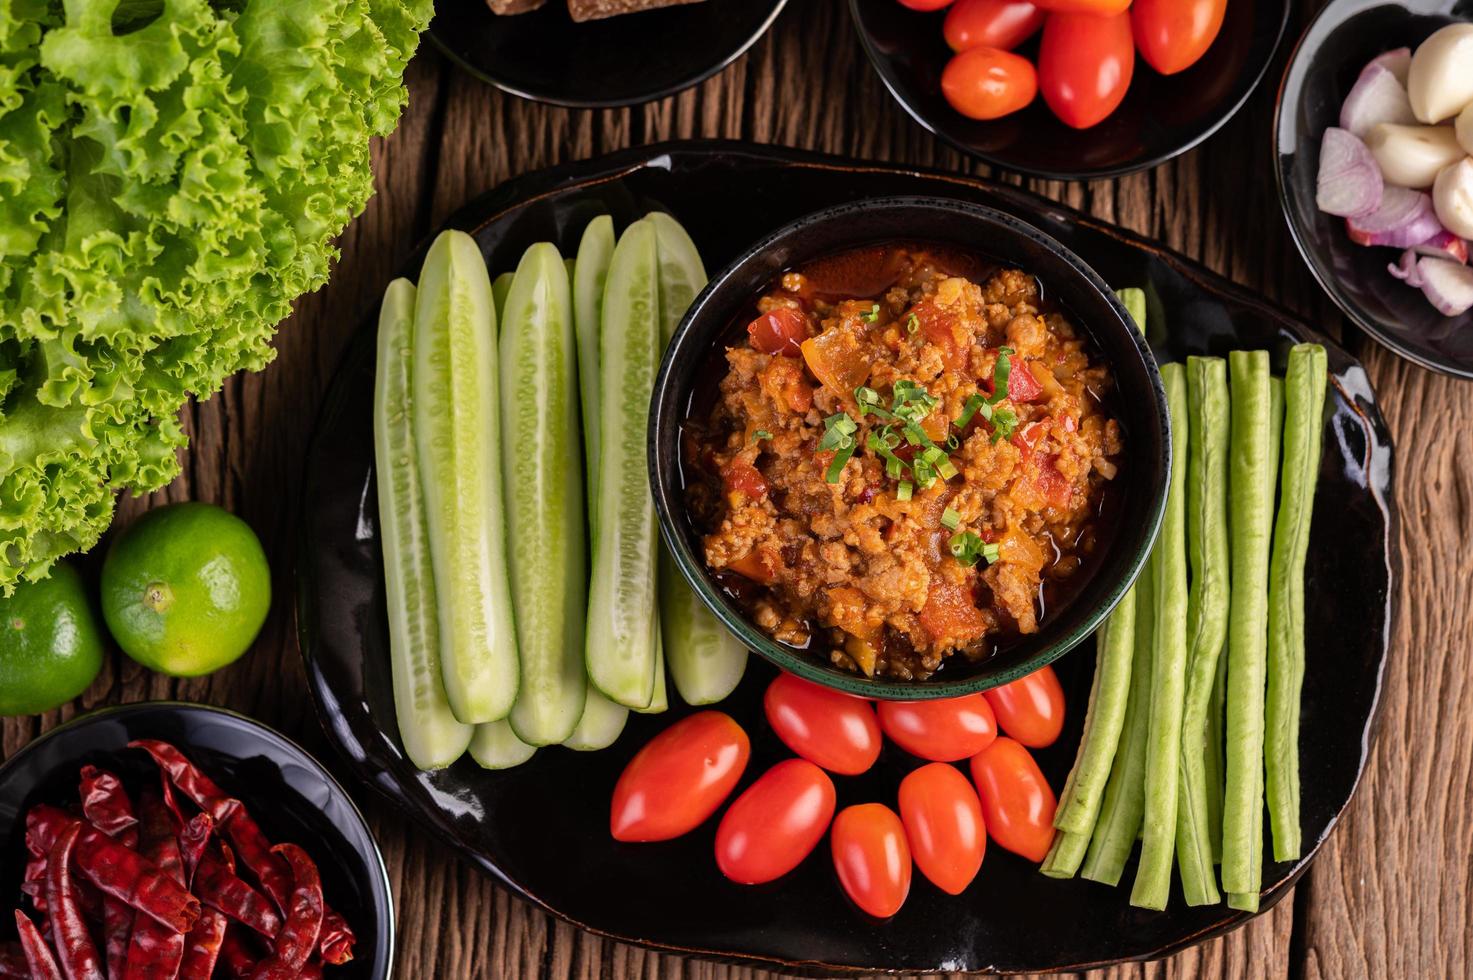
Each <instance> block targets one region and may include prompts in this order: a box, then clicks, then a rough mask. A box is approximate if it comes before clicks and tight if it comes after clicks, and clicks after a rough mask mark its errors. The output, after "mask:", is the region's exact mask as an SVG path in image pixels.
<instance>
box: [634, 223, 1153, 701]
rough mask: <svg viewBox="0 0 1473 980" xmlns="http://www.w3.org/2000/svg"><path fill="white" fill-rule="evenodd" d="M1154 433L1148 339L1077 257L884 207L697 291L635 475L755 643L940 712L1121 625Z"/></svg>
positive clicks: (689, 568) (782, 238)
mask: <svg viewBox="0 0 1473 980" xmlns="http://www.w3.org/2000/svg"><path fill="white" fill-rule="evenodd" d="M994 396H995V397H994ZM1167 427H1168V423H1167V413H1166V399H1165V394H1164V393H1163V391H1162V389H1161V378H1160V375H1159V374H1158V373H1157V371H1156V365H1155V362H1154V361H1153V360H1152V359H1151V357H1150V354H1149V350H1148V349H1147V347H1146V345H1145V343H1144V341H1143V340H1142V338H1141V335H1140V332H1139V331H1138V330H1137V329H1136V327H1135V325H1134V323H1133V322H1132V321H1131V320H1130V315H1129V314H1128V313H1126V312H1125V310H1124V308H1123V307H1122V306H1121V305H1120V304H1119V302H1118V301H1117V300H1116V299H1115V298H1114V295H1113V294H1112V293H1111V292H1110V288H1109V287H1108V286H1107V285H1106V284H1105V283H1104V282H1103V281H1101V280H1100V279H1099V277H1098V276H1096V275H1095V274H1094V272H1093V270H1091V269H1090V268H1089V267H1088V266H1086V265H1084V264H1083V263H1082V262H1081V261H1080V260H1079V259H1078V258H1076V257H1075V256H1074V255H1072V254H1071V253H1070V252H1069V251H1068V250H1067V249H1065V248H1064V247H1063V246H1061V245H1060V244H1059V243H1058V242H1056V241H1055V240H1053V239H1052V238H1049V237H1048V236H1047V235H1044V234H1042V233H1040V232H1039V231H1037V230H1036V229H1034V228H1033V227H1032V226H1030V225H1029V224H1027V223H1026V222H1024V221H1020V220H1018V219H1017V218H1014V217H1013V216H1011V215H1008V214H1006V213H1003V212H1000V211H997V210H994V209H991V208H985V207H978V206H975V205H970V204H961V203H958V202H956V201H954V200H945V199H940V198H929V199H928V198H876V199H870V200H865V201H861V202H857V203H853V204H843V205H839V206H837V207H833V208H829V209H827V210H824V211H820V212H818V213H815V214H812V215H807V216H805V217H803V218H800V219H799V220H798V221H796V222H793V223H792V224H790V225H788V226H787V227H785V228H783V229H781V230H779V231H776V232H774V233H773V234H772V235H770V236H768V237H766V238H764V239H762V240H761V241H760V242H758V243H757V244H755V245H753V246H752V247H751V248H750V249H748V250H747V251H746V252H745V253H744V254H743V255H742V256H741V257H740V258H738V259H737V260H736V262H734V263H733V264H732V265H730V266H728V267H727V268H726V269H725V270H723V271H722V272H719V273H717V274H716V275H715V277H714V278H713V279H712V283H711V285H710V286H709V287H708V289H707V290H706V291H705V292H704V293H702V294H701V296H699V297H697V299H696V302H695V303H694V304H693V305H692V306H691V310H690V312H689V313H688V314H687V315H686V319H685V322H684V323H683V324H682V325H681V329H680V330H679V331H678V332H677V334H676V336H675V339H674V340H673V341H672V342H671V345H670V350H669V352H668V353H667V355H666V358H665V362H664V364H663V365H662V369H661V373H660V378H659V380H658V381H657V382H656V386H655V400H654V403H653V405H652V408H651V412H650V472H651V478H650V483H651V486H652V487H654V488H655V502H656V505H657V507H658V509H659V511H660V516H661V520H662V523H663V528H664V531H665V536H666V540H667V541H670V542H672V551H673V553H674V556H675V559H676V562H677V563H678V564H679V565H680V567H681V570H682V571H683V572H684V574H685V576H686V578H687V579H688V580H690V582H691V583H692V586H693V587H694V588H695V589H696V591H697V592H698V593H699V594H700V595H701V597H702V598H703V599H705V601H706V603H707V605H709V606H710V607H711V608H712V610H713V611H714V612H715V613H716V615H717V616H718V617H720V618H721V619H722V621H723V622H725V623H726V625H727V628H728V629H731V630H732V631H733V632H735V633H736V634H737V635H738V636H739V637H740V638H741V639H742V641H743V642H744V643H746V644H747V646H748V647H749V648H751V649H754V650H757V651H758V652H760V653H761V654H762V655H763V656H765V657H767V658H768V659H769V660H772V661H773V662H774V663H776V664H777V665H778V666H780V667H782V668H783V669H785V670H789V671H792V672H794V673H798V674H800V675H802V676H804V677H807V678H809V679H810V680H814V681H817V682H819V683H821V684H825V685H828V686H831V687H839V688H842V689H843V690H846V691H849V692H850V693H854V694H860V695H864V696H868V697H880V698H898V699H905V700H914V699H918V698H932V697H950V696H956V695H959V694H966V693H970V692H972V691H977V690H981V689H984V688H989V687H994V686H996V685H998V684H1003V683H1006V682H1007V681H1009V680H1012V679H1014V678H1016V677H1020V676H1022V675H1023V674H1026V673H1029V672H1031V671H1033V670H1037V669H1038V668H1039V667H1041V666H1043V665H1044V664H1046V663H1049V662H1051V661H1052V660H1054V659H1055V658H1057V657H1058V656H1060V655H1062V654H1063V653H1064V652H1066V651H1067V650H1069V649H1070V648H1072V647H1073V646H1074V645H1075V644H1077V643H1078V642H1079V641H1080V640H1082V639H1083V638H1084V637H1086V636H1088V635H1089V634H1090V633H1091V632H1093V630H1094V628H1095V627H1096V626H1097V625H1098V624H1099V623H1100V621H1101V620H1102V619H1103V618H1104V617H1105V615H1106V614H1107V613H1108V612H1109V611H1110V609H1111V608H1113V607H1114V605H1115V603H1116V601H1117V600H1118V599H1119V598H1120V596H1121V594H1122V593H1123V592H1124V591H1125V589H1126V588H1128V587H1129V585H1130V583H1131V582H1132V581H1134V579H1135V576H1136V573H1137V572H1138V571H1139V570H1140V567H1141V565H1142V563H1143V562H1144V561H1145V556H1146V554H1147V552H1148V551H1149V549H1150V546H1151V542H1152V541H1154V540H1155V537H1156V528H1157V526H1158V525H1159V523H1160V519H1161V512H1162V508H1163V507H1164V505H1165V500H1166V481H1167V474H1168V472H1169V470H1170V440H1169V438H1168V436H1167Z"/></svg>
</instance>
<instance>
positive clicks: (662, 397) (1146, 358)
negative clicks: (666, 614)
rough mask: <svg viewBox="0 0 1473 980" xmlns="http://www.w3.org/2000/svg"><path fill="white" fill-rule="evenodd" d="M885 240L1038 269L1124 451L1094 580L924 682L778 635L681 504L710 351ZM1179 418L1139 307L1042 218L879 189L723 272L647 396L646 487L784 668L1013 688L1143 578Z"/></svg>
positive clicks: (724, 611) (849, 677) (822, 678)
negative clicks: (686, 441)
mask: <svg viewBox="0 0 1473 980" xmlns="http://www.w3.org/2000/svg"><path fill="white" fill-rule="evenodd" d="M885 242H919V243H926V244H940V245H947V246H951V247H954V248H958V249H961V250H964V251H966V252H968V253H971V254H974V255H979V256H983V257H986V258H988V259H991V260H994V261H996V262H998V263H999V264H1001V265H1004V266H1014V267H1017V268H1020V269H1023V270H1024V271H1026V272H1028V273H1031V274H1032V275H1034V276H1036V277H1037V278H1038V281H1039V283H1040V284H1041V288H1042V290H1043V295H1044V297H1045V299H1046V300H1048V301H1049V302H1051V303H1052V304H1054V305H1055V306H1057V307H1058V308H1059V309H1060V310H1061V311H1062V312H1064V313H1065V314H1066V315H1067V316H1068V317H1069V318H1070V320H1071V321H1072V322H1073V323H1074V324H1076V325H1077V326H1079V327H1081V328H1082V329H1083V330H1084V331H1085V332H1086V333H1087V334H1088V335H1089V336H1090V338H1091V339H1092V340H1093V342H1094V345H1095V348H1096V350H1097V351H1098V352H1099V353H1100V354H1101V355H1102V356H1103V357H1104V359H1105V361H1106V362H1107V363H1108V364H1109V365H1110V367H1111V369H1112V371H1113V372H1114V377H1115V384H1116V390H1117V392H1118V395H1117V401H1116V403H1115V405H1114V406H1113V408H1114V410H1115V411H1116V412H1117V414H1118V417H1119V420H1120V424H1121V426H1122V429H1123V431H1124V435H1125V458H1124V460H1123V462H1122V464H1121V467H1120V471H1121V472H1120V475H1119V476H1118V477H1117V480H1120V481H1123V483H1122V484H1121V485H1119V486H1117V487H1115V488H1112V489H1113V491H1114V493H1115V494H1116V495H1117V496H1118V499H1119V500H1120V507H1119V510H1118V516H1117V518H1116V519H1115V521H1114V522H1113V523H1114V526H1113V527H1112V528H1109V529H1108V530H1109V532H1110V533H1111V534H1112V535H1113V537H1110V538H1109V539H1108V541H1109V543H1108V546H1107V547H1105V548H1104V549H1102V553H1100V554H1097V555H1096V556H1094V560H1093V561H1092V563H1091V566H1090V567H1086V568H1085V569H1083V570H1081V572H1080V573H1079V574H1080V575H1082V576H1085V577H1086V578H1085V580H1084V581H1083V582H1081V583H1079V584H1078V591H1077V592H1075V594H1074V595H1073V596H1072V597H1071V598H1070V599H1069V600H1068V601H1067V602H1065V603H1064V604H1063V605H1062V606H1061V607H1060V608H1058V609H1050V610H1049V611H1048V614H1047V615H1046V616H1045V617H1044V619H1043V620H1042V622H1041V623H1040V626H1039V630H1038V632H1036V633H1033V634H1031V635H1028V636H1024V637H1020V638H1018V639H1017V640H1016V641H1015V642H1012V643H1010V644H1007V645H1005V646H1004V647H1003V648H1002V649H1000V650H999V651H998V652H997V653H996V654H995V655H993V656H992V657H989V658H987V659H986V660H983V661H982V662H980V663H976V664H971V663H965V662H963V661H964V658H959V657H953V658H950V660H949V661H948V662H947V663H946V664H944V665H943V667H942V669H941V670H939V671H937V672H936V674H935V675H933V677H932V678H930V679H928V680H925V681H893V680H882V679H874V678H867V677H864V676H862V675H859V674H855V673H851V672H849V671H846V670H842V669H840V668H838V667H835V666H833V665H831V664H829V663H828V662H827V661H826V660H823V659H820V658H819V657H817V656H815V655H814V654H812V653H809V652H805V651H800V650H796V649H794V648H792V647H789V646H786V645H784V644H781V643H778V642H777V641H775V640H773V639H772V638H771V637H769V636H768V635H767V634H766V633H764V632H763V631H762V630H760V629H758V628H757V627H756V626H755V625H754V624H753V623H752V622H750V621H749V620H748V619H747V617H746V615H745V614H744V613H743V612H742V610H741V609H740V608H739V607H738V606H737V605H736V604H735V603H734V602H732V601H731V599H730V598H729V597H728V595H727V594H726V592H725V591H724V590H723V589H722V588H721V587H720V585H718V584H717V582H716V581H715V580H714V579H713V578H712V576H711V574H710V572H709V571H708V570H707V568H706V565H705V562H704V560H703V559H702V557H701V554H700V535H699V533H698V532H697V530H696V529H695V527H694V526H693V525H692V523H691V521H690V519H689V516H688V513H687V510H686V507H685V503H684V499H683V496H684V484H683V481H682V476H681V463H680V441H681V440H680V429H681V424H682V422H683V421H684V419H685V418H686V417H687V415H688V413H689V410H690V405H691V402H692V396H693V394H694V393H695V391H696V388H697V386H698V385H700V384H701V383H702V379H703V378H704V377H705V373H704V371H703V366H704V365H705V364H707V363H708V361H709V359H710V358H711V356H712V352H713V350H715V349H717V348H718V347H719V346H720V345H723V344H724V343H725V342H726V341H727V340H728V339H729V338H730V336H731V331H732V328H733V325H734V323H736V322H737V321H738V318H739V317H740V316H741V315H742V313H743V312H744V311H746V310H749V309H750V308H751V306H752V303H753V301H754V300H755V299H756V297H758V296H759V295H760V294H761V292H762V290H763V289H764V288H765V287H767V286H768V285H769V284H770V283H772V282H773V281H774V280H775V279H776V278H777V277H778V276H780V275H781V274H782V273H783V272H784V271H785V270H788V269H791V268H793V267H794V266H798V265H801V264H803V263H805V262H807V261H810V260H812V259H815V258H818V257H820V256H824V255H830V254H833V253H835V252H839V251H843V250H846V249H849V248H855V247H863V246H865V245H875V244H881V243H885ZM1169 426H1170V420H1169V416H1168V413H1167V408H1166V396H1165V393H1164V392H1163V390H1162V387H1161V375H1160V373H1159V372H1158V371H1157V369H1156V362H1155V359H1154V358H1153V357H1152V355H1151V352H1150V349H1149V348H1148V347H1147V346H1146V344H1145V341H1144V339H1143V338H1142V337H1141V335H1140V332H1139V331H1138V330H1137V329H1136V328H1135V326H1134V323H1133V321H1132V320H1131V319H1130V314H1129V313H1127V312H1126V311H1125V308H1124V307H1123V306H1121V305H1120V302H1119V301H1118V300H1117V299H1116V298H1115V294H1114V293H1112V292H1111V291H1110V288H1109V287H1108V286H1106V285H1105V283H1104V280H1102V279H1101V278H1100V277H1099V276H1098V275H1097V274H1096V273H1095V272H1094V270H1093V269H1091V268H1090V267H1089V266H1087V265H1085V263H1084V261H1083V260H1081V259H1080V258H1079V257H1078V256H1076V255H1074V254H1073V253H1072V252H1070V251H1069V250H1068V249H1066V248H1065V247H1064V246H1063V245H1061V244H1059V243H1058V242H1057V241H1055V240H1054V239H1053V238H1050V237H1049V236H1048V235H1045V234H1044V233H1043V232H1041V231H1039V230H1038V229H1037V228H1034V227H1033V226H1032V225H1030V224H1028V223H1026V222H1024V221H1022V220H1020V219H1019V218H1016V217H1013V216H1012V215H1009V214H1005V213H1003V212H1001V211H997V210H994V209H992V208H988V207H983V206H981V205H976V204H969V203H962V202H959V201H955V200H942V199H938V198H926V197H894V198H877V199H871V200H865V201H860V202H856V203H851V204H841V205H838V206H836V207H831V208H827V209H825V210H822V211H818V212H816V213H814V214H810V215H808V216H806V217H804V218H800V219H798V220H797V221H794V222H793V223H792V224H790V225H787V226H786V227H784V228H782V229H781V230H779V231H777V232H774V233H773V234H772V235H769V236H768V237H767V238H764V239H762V240H761V241H759V242H758V243H757V244H755V245H753V246H752V247H750V248H749V249H747V250H746V252H744V253H743V254H742V255H741V257H739V258H738V259H737V260H736V261H735V262H733V263H732V264H731V265H729V266H727V267H726V268H725V269H724V270H722V271H721V272H720V273H718V274H717V275H716V276H715V277H714V278H713V279H712V280H711V282H710V284H709V285H708V286H707V287H706V289H705V290H704V291H703V292H702V293H701V295H700V296H698V297H696V300H695V302H694V303H693V304H692V305H691V307H690V310H689V312H687V313H686V315H685V319H684V320H683V321H682V322H681V324H680V327H679V329H677V330H676V332H675V337H674V339H672V340H671V342H670V346H669V349H668V350H667V351H666V353H665V359H664V362H663V363H662V364H661V366H660V374H659V376H658V377H657V378H656V380H655V392H654V397H653V399H652V402H651V405H650V440H649V446H650V486H651V489H652V490H653V492H654V497H655V507H656V510H657V511H658V512H659V516H660V526H661V528H662V530H663V532H664V535H665V540H666V542H667V543H668V544H669V545H670V549H671V552H672V554H673V555H674V557H675V562H676V564H677V565H678V566H679V567H680V570H681V572H682V573H683V574H684V575H685V577H686V579H687V580H688V581H689V582H690V584H691V586H692V587H693V588H694V589H695V590H696V592H697V594H698V595H700V596H701V598H702V600H703V601H704V602H705V603H706V605H707V606H709V607H710V608H711V610H712V612H714V613H715V614H716V616H717V617H718V618H719V619H720V620H721V621H722V622H723V623H724V624H725V625H726V627H727V629H729V630H730V631H731V632H732V633H733V634H735V635H736V637H737V638H738V639H739V640H741V641H742V643H744V644H746V646H747V647H748V649H751V650H755V651H757V652H758V653H760V654H761V655H762V656H764V657H766V658H767V659H768V660H770V661H772V662H773V663H775V664H776V665H777V666H779V667H781V668H782V669H784V670H787V671H791V672H792V673H795V674H798V675H800V676H802V677H806V678H808V679H809V680H812V681H815V682H817V683H819V684H823V685H825V686H827V687H833V688H838V689H840V690H843V691H848V692H850V693H852V694H859V695H862V696H864V697H871V698H884V699H894V700H920V699H925V698H942V697H955V696H957V695H961V694H969V693H972V692H975V691H981V690H986V689H987V688H991V687H996V686H997V685H999V684H1005V683H1007V682H1008V681H1011V680H1014V679H1016V678H1018V677H1021V676H1023V675H1024V674H1027V673H1029V672H1031V671H1034V670H1037V669H1038V668H1040V667H1042V666H1043V665H1045V664H1047V663H1050V662H1052V661H1053V660H1055V659H1057V658H1058V657H1060V656H1062V655H1063V654H1064V653H1066V652H1067V651H1069V650H1070V649H1072V648H1073V647H1074V646H1075V645H1076V644H1078V643H1079V642H1080V641H1081V640H1083V639H1084V638H1085V637H1086V636H1088V635H1089V634H1090V633H1091V632H1093V631H1094V629H1095V627H1097V626H1098V625H1099V624H1100V622H1101V621H1102V620H1103V619H1104V618H1105V616H1106V615H1108V614H1109V612H1110V610H1111V609H1113V608H1114V607H1115V603H1116V602H1118V601H1119V599H1120V596H1121V595H1122V594H1123V593H1124V592H1125V590H1126V589H1127V588H1129V587H1130V584H1131V583H1132V582H1133V581H1134V580H1135V577H1136V574H1137V573H1138V572H1139V571H1140V568H1141V566H1142V564H1143V563H1144V562H1145V559H1146V555H1147V553H1148V552H1149V551H1150V547H1151V544H1152V542H1153V541H1154V540H1155V537H1156V530H1157V527H1158V526H1159V524H1160V521H1161V513H1162V510H1163V508H1164V506H1165V501H1166V486H1167V481H1168V474H1169V471H1170V468H1171V441H1170V438H1169Z"/></svg>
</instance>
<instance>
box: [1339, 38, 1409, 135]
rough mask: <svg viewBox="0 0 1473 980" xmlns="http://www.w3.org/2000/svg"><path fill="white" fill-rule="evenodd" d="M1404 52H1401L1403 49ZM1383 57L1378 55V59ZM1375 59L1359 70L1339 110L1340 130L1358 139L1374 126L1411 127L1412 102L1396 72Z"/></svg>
mask: <svg viewBox="0 0 1473 980" xmlns="http://www.w3.org/2000/svg"><path fill="white" fill-rule="evenodd" d="M1403 50H1405V49H1403ZM1384 57H1386V56H1385V55H1382V56H1381V58H1384ZM1381 58H1377V59H1376V60H1375V61H1372V62H1371V63H1370V64H1368V65H1366V66H1365V67H1364V68H1362V69H1361V73H1360V77H1359V78H1357V79H1356V80H1355V84H1354V85H1352V86H1351V88H1350V94H1349V95H1347V96H1346V97H1345V103H1344V104H1343V105H1341V107H1340V128H1341V129H1348V130H1350V131H1351V132H1352V133H1354V134H1355V135H1356V136H1359V137H1360V138H1361V139H1365V138H1366V135H1367V134H1368V133H1370V131H1371V127H1372V126H1375V125H1377V124H1378V123H1408V124H1415V123H1416V121H1417V117H1416V116H1414V115H1412V103H1411V100H1409V99H1408V98H1407V90H1406V89H1405V88H1404V87H1403V85H1402V83H1401V81H1400V80H1398V79H1397V77H1396V72H1395V71H1393V70H1392V69H1391V68H1390V67H1389V66H1387V65H1386V64H1384V63H1383V62H1382V61H1381Z"/></svg>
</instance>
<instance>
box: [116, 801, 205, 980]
mask: <svg viewBox="0 0 1473 980" xmlns="http://www.w3.org/2000/svg"><path fill="white" fill-rule="evenodd" d="M138 816H139V825H138V842H139V847H140V848H141V849H142V853H143V856H144V857H146V858H147V859H148V860H150V861H152V862H153V863H154V864H156V865H157V866H158V868H159V870H160V871H162V872H163V873H164V874H166V875H168V876H169V877H170V878H171V879H173V880H174V881H175V882H177V883H178V884H179V885H181V886H182V885H184V884H185V879H184V857H183V855H182V854H181V853H180V852H179V839H178V838H177V837H175V836H174V827H173V820H172V818H171V816H170V814H169V811H168V809H167V808H166V807H165V806H164V802H163V799H162V797H160V796H159V795H158V794H157V793H144V794H143V795H142V796H141V797H139V800H138ZM195 921H196V923H198V921H199V920H197V919H196V920H195ZM183 961H184V933H183V932H178V931H175V930H173V929H170V928H169V927H167V926H164V925H162V924H160V923H158V922H155V921H153V920H152V919H149V918H147V917H145V916H139V917H137V918H136V920H135V921H134V923H133V935H132V936H131V937H130V938H129V940H128V958H127V962H126V965H125V967H124V970H123V978H124V980H155V978H158V980H174V978H175V977H177V976H178V975H179V966H180V964H181V963H182V962H183Z"/></svg>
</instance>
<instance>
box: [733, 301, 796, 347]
mask: <svg viewBox="0 0 1473 980" xmlns="http://www.w3.org/2000/svg"><path fill="white" fill-rule="evenodd" d="M747 337H748V338H750V340H751V342H752V346H753V347H754V348H755V349H757V350H759V351H761V352H762V353H764V354H781V355H783V356H784V357H798V356H800V355H801V354H802V353H803V349H802V348H801V347H799V346H798V345H799V344H801V343H803V341H804V340H805V339H807V337H808V318H807V317H805V316H804V315H803V313H802V311H800V310H797V309H794V308H793V307H791V306H779V307H777V308H776V309H774V310H773V311H772V312H770V313H764V314H762V315H761V316H759V317H758V318H757V319H755V320H753V321H752V322H751V323H749V324H747Z"/></svg>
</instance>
